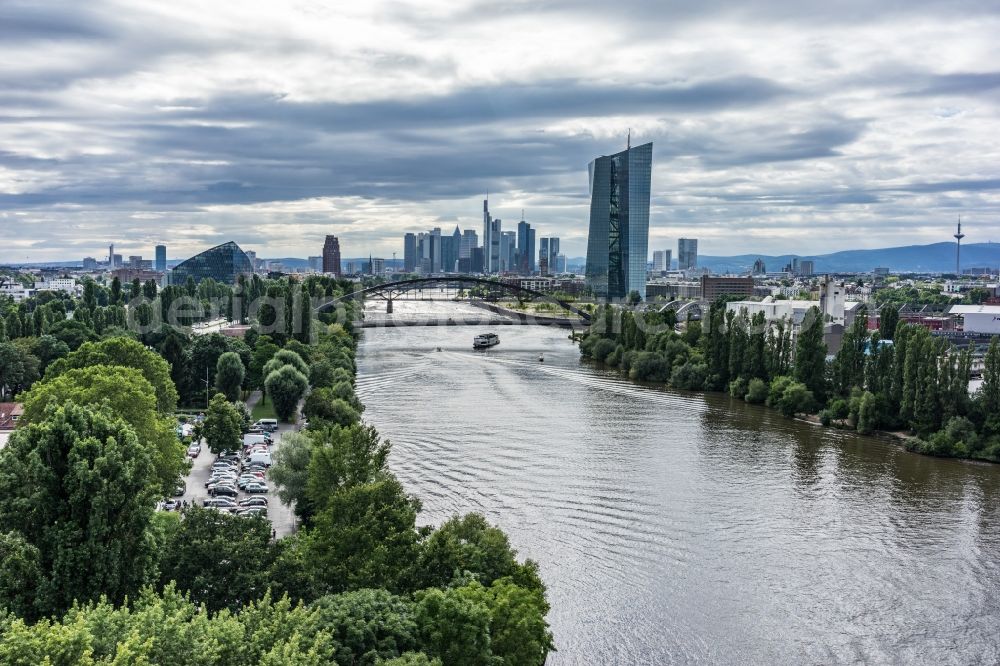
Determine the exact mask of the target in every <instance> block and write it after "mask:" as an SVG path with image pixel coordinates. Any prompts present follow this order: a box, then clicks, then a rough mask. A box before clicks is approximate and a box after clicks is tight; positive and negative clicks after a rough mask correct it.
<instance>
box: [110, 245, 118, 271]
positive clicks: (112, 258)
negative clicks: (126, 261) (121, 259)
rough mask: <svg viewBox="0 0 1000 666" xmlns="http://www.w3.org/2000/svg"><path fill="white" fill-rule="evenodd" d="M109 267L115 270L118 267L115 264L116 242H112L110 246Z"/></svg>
mask: <svg viewBox="0 0 1000 666" xmlns="http://www.w3.org/2000/svg"><path fill="white" fill-rule="evenodd" d="M118 256H121V255H118ZM108 268H110V269H111V270H114V269H116V268H118V266H116V265H115V244H114V243H112V244H111V245H109V246H108Z"/></svg>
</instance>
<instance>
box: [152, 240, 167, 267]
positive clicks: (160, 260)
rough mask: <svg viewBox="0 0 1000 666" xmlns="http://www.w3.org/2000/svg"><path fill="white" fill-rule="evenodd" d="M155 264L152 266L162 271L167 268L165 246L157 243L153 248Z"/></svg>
mask: <svg viewBox="0 0 1000 666" xmlns="http://www.w3.org/2000/svg"><path fill="white" fill-rule="evenodd" d="M155 255H156V264H155V266H154V268H155V269H156V270H158V271H159V272H161V273H163V272H165V271H166V270H167V246H166V245H157V246H156V250H155Z"/></svg>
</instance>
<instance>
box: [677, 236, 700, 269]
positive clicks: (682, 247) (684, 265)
mask: <svg viewBox="0 0 1000 666" xmlns="http://www.w3.org/2000/svg"><path fill="white" fill-rule="evenodd" d="M697 267H698V239H697V238H679V239H677V270H681V271H689V270H691V269H692V268H697Z"/></svg>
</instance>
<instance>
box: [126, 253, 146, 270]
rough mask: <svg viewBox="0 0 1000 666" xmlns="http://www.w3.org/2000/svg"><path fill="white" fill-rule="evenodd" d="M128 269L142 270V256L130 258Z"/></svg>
mask: <svg viewBox="0 0 1000 666" xmlns="http://www.w3.org/2000/svg"><path fill="white" fill-rule="evenodd" d="M128 267H129V268H139V269H141V268H142V255H138V254H133V255H132V256H130V257H129V258H128ZM150 268H152V267H150Z"/></svg>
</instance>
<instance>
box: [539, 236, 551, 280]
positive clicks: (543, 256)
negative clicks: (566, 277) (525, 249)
mask: <svg viewBox="0 0 1000 666" xmlns="http://www.w3.org/2000/svg"><path fill="white" fill-rule="evenodd" d="M538 272H539V273H541V274H542V275H545V274H546V273H548V272H549V239H548V238H539V239H538Z"/></svg>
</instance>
